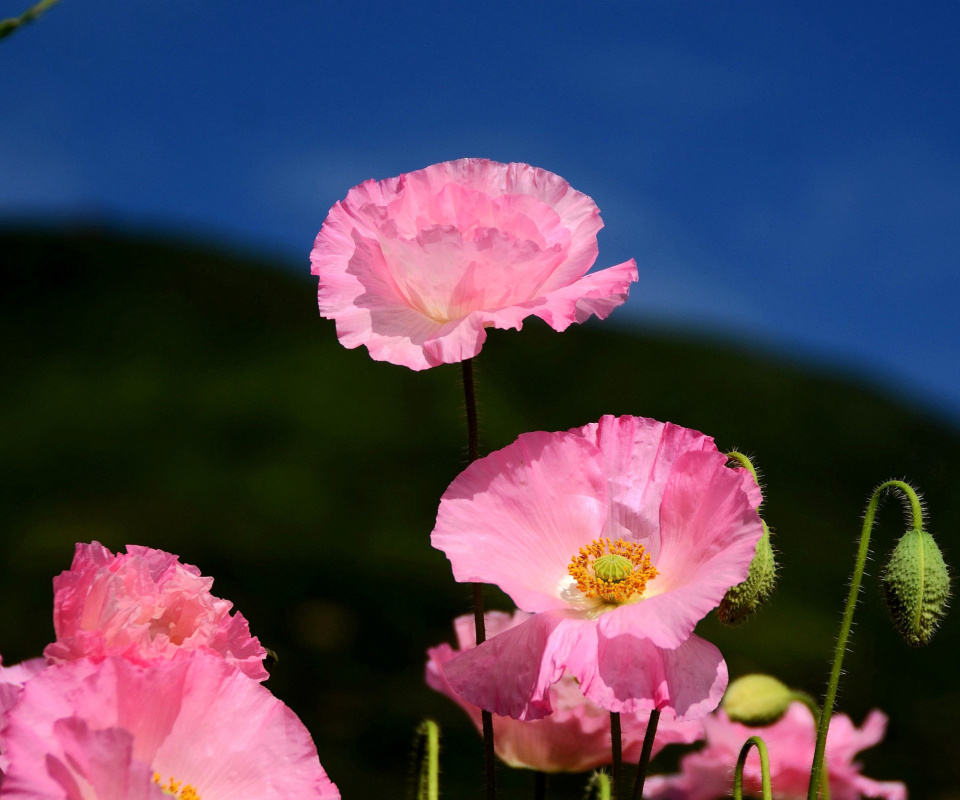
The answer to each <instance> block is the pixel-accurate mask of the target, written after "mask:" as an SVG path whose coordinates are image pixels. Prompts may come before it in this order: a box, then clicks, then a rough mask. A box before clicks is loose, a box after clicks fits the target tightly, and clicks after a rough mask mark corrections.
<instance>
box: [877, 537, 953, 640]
mask: <svg viewBox="0 0 960 800" xmlns="http://www.w3.org/2000/svg"><path fill="white" fill-rule="evenodd" d="M880 587H881V591H882V592H883V597H884V600H885V601H886V605H887V610H888V611H889V612H890V617H891V618H892V619H893V624H894V625H895V626H896V628H897V630H898V631H899V632H900V635H901V636H902V637H903V638H904V639H905V640H906V642H907V644H911V645H914V646H920V645H924V644H926V643H927V642H929V641H930V638H931V637H932V636H933V632H934V631H935V630H936V628H937V625H938V624H939V623H940V619H941V618H942V617H943V615H944V613H946V608H947V600H949V598H950V575H949V573H948V572H947V565H946V564H944V562H943V556H942V555H941V553H940V548H939V547H937V543H936V542H935V541H934V540H933V537H932V536H931V535H930V534H929V533H927V532H926V531H925V530H921V529H919V528H917V529H914V530H912V531H907V532H906V533H905V534H904V535H903V537H902V538H901V539H900V541H899V542H898V543H897V546H896V548H894V551H893V553H892V555H891V556H890V560H889V561H888V562H887V566H886V567H884V570H883V573H882V574H881V576H880Z"/></svg>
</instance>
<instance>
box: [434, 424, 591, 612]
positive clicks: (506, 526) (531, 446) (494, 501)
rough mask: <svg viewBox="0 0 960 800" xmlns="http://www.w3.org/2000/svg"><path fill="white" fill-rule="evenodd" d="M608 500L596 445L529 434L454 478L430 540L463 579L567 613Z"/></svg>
mask: <svg viewBox="0 0 960 800" xmlns="http://www.w3.org/2000/svg"><path fill="white" fill-rule="evenodd" d="M605 499H606V482H605V480H604V476H603V473H602V470H601V468H600V463H599V459H598V458H597V451H596V447H595V446H594V445H592V444H590V443H589V442H587V441H585V440H584V439H583V438H582V437H580V436H578V435H576V434H575V433H561V434H550V433H528V434H523V435H522V436H520V438H519V439H517V441H516V442H514V443H513V444H512V445H510V446H509V447H505V448H504V449H502V450H498V451H497V452H495V453H491V454H490V455H488V456H486V457H484V458H481V459H479V460H477V461H475V462H474V463H473V464H471V465H470V466H469V467H467V469H466V470H464V472H462V473H461V474H460V475H459V476H458V477H457V478H456V480H454V482H453V483H452V484H451V485H450V487H449V488H448V489H447V491H446V492H445V493H444V495H443V497H442V498H441V500H440V509H439V511H438V513H437V524H436V527H435V528H434V530H433V535H432V539H431V541H432V543H433V546H434V547H436V548H438V549H440V550H443V551H444V552H445V553H446V554H447V558H449V559H450V563H451V565H452V566H453V574H454V577H455V578H456V579H457V580H458V581H472V582H482V583H495V584H497V585H498V586H500V588H501V589H503V590H504V591H505V592H507V594H509V595H510V596H511V597H512V598H513V600H514V602H515V603H516V604H517V605H518V606H520V608H522V609H524V610H525V611H544V610H547V609H551V608H565V607H567V602H566V601H565V600H563V599H562V598H561V596H560V593H561V591H562V588H563V586H564V585H565V582H568V581H569V576H568V572H567V568H568V566H569V564H570V560H571V558H573V556H575V555H576V554H577V553H578V552H579V549H580V548H581V547H582V546H584V545H586V544H588V543H589V542H590V541H591V540H593V539H595V538H596V537H597V536H598V535H599V534H600V531H601V530H602V527H603V521H604V518H605V516H606V504H605Z"/></svg>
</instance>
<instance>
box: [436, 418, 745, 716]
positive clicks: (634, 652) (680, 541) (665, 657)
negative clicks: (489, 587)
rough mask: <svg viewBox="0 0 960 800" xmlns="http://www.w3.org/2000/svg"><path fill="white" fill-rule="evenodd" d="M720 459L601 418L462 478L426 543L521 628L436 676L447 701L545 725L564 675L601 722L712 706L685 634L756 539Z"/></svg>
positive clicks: (696, 653)
mask: <svg viewBox="0 0 960 800" xmlns="http://www.w3.org/2000/svg"><path fill="white" fill-rule="evenodd" d="M726 461H727V459H726V457H725V456H724V455H723V454H722V453H720V452H719V451H718V450H717V448H716V446H715V445H714V443H713V440H712V439H710V438H709V437H707V436H704V435H703V434H701V433H697V432H696V431H692V430H688V429H686V428H681V427H678V426H676V425H671V424H669V423H666V424H665V423H662V422H657V421H655V420H651V419H644V418H641V417H619V418H616V417H604V418H603V419H601V420H600V422H599V423H596V424H591V425H587V426H585V427H583V428H579V429H575V430H571V431H568V432H566V433H528V434H524V435H522V436H521V437H520V438H519V439H518V440H517V441H516V442H514V443H513V444H512V445H510V446H508V447H505V448H504V449H502V450H499V451H497V452H495V453H491V454H490V455H489V456H487V457H485V458H482V459H480V460H478V461H475V462H474V463H473V464H471V465H470V466H469V467H467V469H466V470H465V471H464V472H463V473H462V474H461V475H460V476H459V477H458V478H457V479H456V480H455V481H454V482H453V483H452V484H451V485H450V487H449V488H448V489H447V491H446V492H445V494H444V495H443V498H442V500H441V502H440V510H439V512H438V515H437V524H436V528H435V529H434V531H433V544H434V546H435V547H437V548H439V549H440V550H443V551H444V552H445V553H446V554H447V557H448V558H449V559H450V562H451V564H452V565H453V572H454V576H455V577H456V579H457V580H458V581H470V582H484V583H495V584H497V585H498V586H499V587H500V588H501V589H503V590H504V591H505V592H506V593H507V594H509V595H510V596H511V597H512V598H513V600H514V602H515V603H516V604H517V605H518V606H519V607H520V608H521V609H523V610H524V611H528V612H531V613H532V614H533V616H532V617H531V618H530V619H528V620H527V621H526V622H524V623H523V624H522V625H519V626H517V627H516V628H512V629H510V630H508V631H504V632H503V633H501V634H500V635H498V636H495V637H493V638H492V639H489V640H488V641H486V642H485V643H484V644H482V645H480V646H479V647H477V648H475V649H473V650H469V651H467V652H465V653H463V654H461V655H459V656H457V657H456V658H454V659H453V660H452V661H450V662H448V663H447V664H446V665H444V673H445V675H446V677H447V679H448V680H449V682H450V685H451V686H452V687H453V688H454V690H455V691H456V692H457V693H458V694H460V695H461V696H462V697H464V698H465V699H466V700H467V701H469V702H471V703H473V704H475V705H478V706H480V707H481V708H486V709H487V710H489V711H493V712H495V713H497V714H503V715H505V716H510V717H513V718H515V719H538V718H540V717H543V716H545V715H547V714H549V713H551V711H552V710H553V703H552V701H551V699H550V694H549V691H548V690H549V688H550V686H552V685H553V684H555V683H556V682H557V681H558V680H560V678H561V676H563V675H564V674H568V675H572V676H573V677H575V678H576V679H577V680H578V681H579V682H580V688H581V690H582V691H583V693H584V695H585V696H586V697H588V698H589V699H591V700H593V701H594V702H595V703H597V704H598V705H600V706H602V707H603V708H606V709H608V710H610V711H618V712H627V711H644V710H650V709H651V708H659V709H662V710H665V709H670V710H672V711H673V712H674V713H675V714H676V716H677V718H679V719H696V718H698V717H701V716H703V715H705V714H707V713H709V712H710V711H712V710H713V709H714V708H716V706H717V704H718V703H719V701H720V697H721V696H722V694H723V691H724V688H725V687H726V684H727V669H726V664H725V663H724V661H723V657H722V656H721V655H720V651H719V650H717V648H716V647H714V646H713V645H712V644H710V643H709V642H707V641H705V640H703V639H701V638H699V637H698V636H694V635H693V629H694V627H695V626H696V624H697V622H698V621H699V620H700V619H701V618H702V617H703V616H704V615H705V614H707V613H708V612H709V611H710V610H711V609H713V608H714V607H716V606H717V604H718V603H719V602H720V600H721V599H722V598H723V596H724V594H725V593H726V591H727V590H728V589H729V588H730V587H731V586H733V585H735V584H737V583H740V582H741V581H743V580H744V578H745V577H746V575H747V570H748V568H749V566H750V561H751V560H752V558H753V555H754V551H755V547H756V544H757V540H758V539H759V538H760V535H761V533H762V524H761V522H760V517H759V516H758V514H757V506H758V505H759V504H760V500H761V497H760V490H759V488H758V487H757V484H756V482H755V481H754V480H753V478H752V477H751V476H750V474H749V473H748V472H746V471H744V470H740V469H731V468H728V467H727V466H725V464H726ZM607 540H609V542H610V545H611V547H612V549H613V550H616V551H620V555H619V556H617V557H614V556H610V558H611V559H613V561H614V562H616V563H620V564H624V563H625V564H626V565H627V567H629V570H630V571H629V575H627V574H626V573H624V577H625V579H624V580H622V581H621V582H619V583H603V582H602V581H601V580H600V579H599V578H598V576H597V575H596V572H595V563H596V562H597V558H598V557H600V558H602V559H604V561H605V562H606V563H605V564H604V567H605V569H606V568H609V565H610V564H611V562H610V561H609V560H607V559H606V556H607V554H606V553H603V551H604V550H606V549H607V544H606V543H607ZM621 540H622V541H621ZM618 541H620V542H621V543H620V544H618ZM617 559H619V562H617ZM601 563H602V562H601Z"/></svg>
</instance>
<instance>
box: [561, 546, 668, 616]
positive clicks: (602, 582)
mask: <svg viewBox="0 0 960 800" xmlns="http://www.w3.org/2000/svg"><path fill="white" fill-rule="evenodd" d="M567 571H568V572H569V573H570V576H571V577H572V578H573V579H574V580H575V581H576V582H577V588H578V589H579V590H580V591H581V592H583V594H584V595H586V596H587V597H591V598H596V599H598V600H602V601H603V602H604V603H610V604H612V605H618V606H619V605H622V604H623V603H626V602H628V601H629V600H630V599H631V598H633V597H636V596H639V595H642V594H643V590H644V589H645V588H646V585H647V581H650V580H653V579H654V578H656V577H657V575H659V574H660V573H658V572H657V568H656V567H655V566H653V564H651V563H650V554H649V553H647V552H645V550H644V548H643V545H642V544H637V543H635V542H625V541H624V540H623V539H617V540H616V541H615V542H611V541H610V540H609V539H604V538H602V537H601V538H600V539H595V540H594V541H592V542H590V544H588V545H587V546H586V547H581V548H580V554H579V555H576V556H574V557H573V558H572V559H571V560H570V566H569V567H567Z"/></svg>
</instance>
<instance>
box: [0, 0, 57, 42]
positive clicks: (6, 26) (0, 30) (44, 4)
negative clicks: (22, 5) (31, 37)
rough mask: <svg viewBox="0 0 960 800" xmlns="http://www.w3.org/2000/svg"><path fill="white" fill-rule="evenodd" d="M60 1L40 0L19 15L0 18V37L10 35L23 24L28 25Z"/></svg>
mask: <svg viewBox="0 0 960 800" xmlns="http://www.w3.org/2000/svg"><path fill="white" fill-rule="evenodd" d="M59 2H60V0H40V2H39V3H37V4H36V5H35V6H32V7H31V8H28V9H27V10H26V11H24V12H23V13H22V14H21V15H20V16H19V17H10V18H9V19H0V39H2V38H3V37H4V36H9V35H10V34H11V33H13V32H14V31H15V30H16V29H17V28H19V27H20V26H21V25H26V24H27V23H28V22H33V21H34V20H35V19H36V18H37V17H39V16H40V15H41V14H42V13H43V12H44V11H46V10H47V9H48V8H50V6H54V5H56V4H57V3H59Z"/></svg>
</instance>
